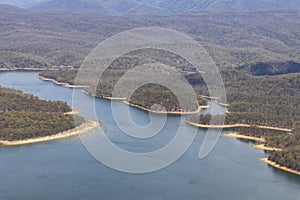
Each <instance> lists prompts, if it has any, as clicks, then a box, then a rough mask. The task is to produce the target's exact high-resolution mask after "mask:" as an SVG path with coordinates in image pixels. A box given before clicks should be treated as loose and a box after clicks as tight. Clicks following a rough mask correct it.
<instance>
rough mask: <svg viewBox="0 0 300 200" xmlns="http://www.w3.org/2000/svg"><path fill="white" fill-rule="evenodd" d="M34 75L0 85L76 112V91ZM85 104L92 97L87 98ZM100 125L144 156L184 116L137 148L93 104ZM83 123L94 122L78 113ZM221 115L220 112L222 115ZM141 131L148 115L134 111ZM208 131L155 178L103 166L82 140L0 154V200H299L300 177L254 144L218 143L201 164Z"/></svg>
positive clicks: (18, 75) (5, 75) (11, 75)
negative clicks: (264, 159)
mask: <svg viewBox="0 0 300 200" xmlns="http://www.w3.org/2000/svg"><path fill="white" fill-rule="evenodd" d="M36 75H37V72H1V73H0V85H2V86H6V87H13V88H16V89H20V90H23V91H24V92H26V93H31V94H34V95H36V96H39V97H40V98H44V99H50V100H62V101H66V102H68V103H69V104H70V105H71V102H72V90H71V89H68V88H64V87H61V86H57V85H54V84H52V83H50V82H44V81H41V80H39V79H37V78H36ZM80 100H81V101H82V102H88V103H90V102H92V101H93V98H91V97H89V96H87V95H84V94H82V96H81V97H80ZM95 105H96V110H97V116H98V119H99V120H101V121H103V122H104V123H105V125H106V128H107V134H108V135H109V137H110V138H111V139H112V141H113V142H114V143H115V144H117V145H119V146H120V147H121V148H124V149H128V150H132V151H136V152H144V151H145V152H147V151H151V150H155V149H157V148H160V147H162V146H164V145H165V144H166V143H168V142H169V141H170V140H171V139H172V137H173V136H174V133H175V132H176V128H177V126H178V123H180V118H179V117H174V116H173V117H169V118H168V120H167V124H166V127H165V128H164V131H163V133H162V134H160V135H159V136H158V137H154V138H153V139H151V141H145V140H143V141H136V140H133V139H132V138H129V137H126V136H124V134H122V133H121V131H120V130H119V129H118V128H117V126H116V124H115V122H114V120H113V118H112V113H111V108H110V102H109V101H106V100H101V99H96V102H95ZM79 109H81V110H82V111H83V115H84V116H85V117H86V118H90V117H91V115H90V114H89V113H88V112H85V111H84V105H83V106H82V107H81V108H79ZM220 109H221V108H220ZM131 114H132V115H133V118H134V119H135V120H136V121H137V123H140V124H147V122H148V121H149V119H148V115H147V113H145V112H143V111H140V110H138V109H134V108H131ZM204 136H205V130H199V133H198V135H197V137H196V139H195V141H194V143H193V144H192V146H191V147H190V148H189V150H188V151H187V152H186V153H185V154H184V155H183V156H182V157H181V158H180V159H179V160H178V161H177V162H175V163H174V164H173V165H171V166H169V167H167V168H165V169H163V170H160V171H158V172H154V173H149V174H142V175H132V174H126V173H121V172H117V171H115V170H112V169H110V168H107V167H105V166H104V165H102V164H101V163H100V162H98V161H97V160H96V159H94V158H93V157H92V156H91V155H90V154H89V153H88V152H87V151H86V149H85V148H84V146H83V145H82V143H81V141H80V140H79V138H76V137H75V138H70V139H65V140H59V141H54V142H48V143H41V144H34V145H29V146H22V147H9V148H8V147H0V160H1V162H0V199H1V200H2V199H25V200H26V199H28V200H40V199H45V200H47V199H49V200H53V199H62V200H66V199H79V200H82V199H101V200H102V199H103V200H110V199H118V200H119V199H124V200H143V199H149V200H156V199H172V200H174V199H175V200H176V199H179V200H182V199H187V200H190V199H195V200H200V199H204V200H221V199H230V200H241V199H242V200H249V199H253V200H254V199H255V200H256V199H264V200H269V199H270V200H277V199H278V200H282V199H285V200H299V198H300V177H299V176H296V175H292V174H289V173H286V172H282V171H279V170H276V169H273V168H271V167H268V166H267V165H266V164H264V163H263V162H261V161H260V160H259V158H261V157H264V156H266V154H265V153H264V151H262V150H258V149H254V148H252V145H253V144H252V143H247V142H242V141H240V140H237V139H232V138H226V137H221V139H220V140H219V142H218V144H217V145H216V147H215V148H214V150H213V152H212V153H211V154H210V155H209V156H208V157H207V158H205V159H204V160H199V159H198V158H197V155H198V152H199V148H200V146H201V144H202V141H203V138H204Z"/></svg>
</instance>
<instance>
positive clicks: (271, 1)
mask: <svg viewBox="0 0 300 200" xmlns="http://www.w3.org/2000/svg"><path fill="white" fill-rule="evenodd" d="M0 3H4V4H10V5H15V6H18V7H21V8H32V9H34V10H39V11H49V10H72V11H73V10H76V11H79V10H80V11H82V10H84V11H86V10H89V11H96V12H99V13H102V14H106V15H136V14H139V15H140V14H145V15H165V14H170V13H173V14H177V13H185V12H191V11H230V12H235V11H265V10H268V11H270V10H279V9H280V10H282V9H300V0H255V1H254V0H0Z"/></svg>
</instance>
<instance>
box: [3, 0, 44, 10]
mask: <svg viewBox="0 0 300 200" xmlns="http://www.w3.org/2000/svg"><path fill="white" fill-rule="evenodd" d="M44 1H45V0H0V4H8V5H12V6H17V7H19V8H31V7H33V6H35V5H37V4H38V3H41V2H44Z"/></svg>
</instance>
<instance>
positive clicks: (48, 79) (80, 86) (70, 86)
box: [37, 75, 88, 89]
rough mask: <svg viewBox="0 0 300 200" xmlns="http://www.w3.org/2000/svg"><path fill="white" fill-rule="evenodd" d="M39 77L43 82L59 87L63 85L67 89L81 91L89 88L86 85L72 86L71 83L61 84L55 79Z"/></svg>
mask: <svg viewBox="0 0 300 200" xmlns="http://www.w3.org/2000/svg"><path fill="white" fill-rule="evenodd" d="M37 77H38V78H39V79H41V80H43V81H50V82H52V83H55V84H57V85H62V86H64V87H66V88H79V89H80V88H87V87H88V86H84V85H70V84H69V83H61V82H58V81H56V80H55V79H52V78H45V77H43V76H40V75H38V76H37Z"/></svg>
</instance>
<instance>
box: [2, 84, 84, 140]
mask: <svg viewBox="0 0 300 200" xmlns="http://www.w3.org/2000/svg"><path fill="white" fill-rule="evenodd" d="M68 111H71V108H70V107H69V106H68V105H67V104H66V103H64V102H59V101H46V100H41V99H39V98H37V97H34V96H32V95H29V94H24V93H22V92H21V91H17V90H13V89H8V88H3V87H0V140H5V141H16V140H25V139H31V138H37V137H43V136H49V135H54V134H57V133H60V132H62V131H66V130H69V129H72V128H75V127H76V126H78V125H81V124H82V123H84V119H83V118H82V117H79V116H76V115H66V114H65V112H68ZM75 122H76V124H75Z"/></svg>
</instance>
